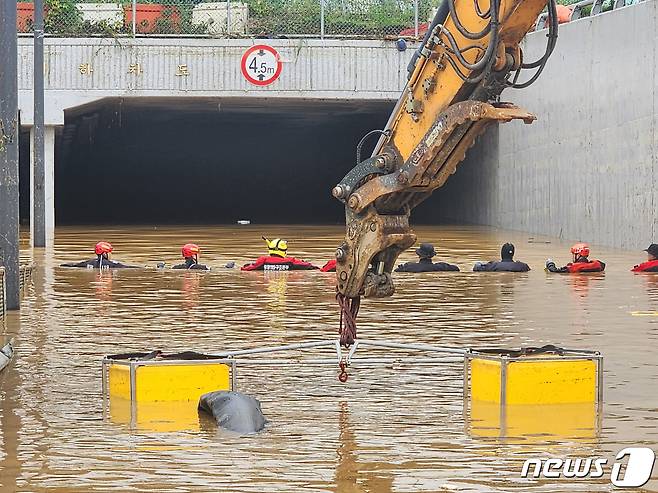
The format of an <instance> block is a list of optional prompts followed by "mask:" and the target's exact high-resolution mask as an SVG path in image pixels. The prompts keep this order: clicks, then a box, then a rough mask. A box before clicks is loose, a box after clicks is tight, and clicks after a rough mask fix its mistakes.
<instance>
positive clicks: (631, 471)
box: [521, 447, 656, 488]
mask: <svg viewBox="0 0 658 493" xmlns="http://www.w3.org/2000/svg"><path fill="white" fill-rule="evenodd" d="M626 458H628V460H626V461H625V462H624V461H623V459H626ZM655 460H656V454H655V453H654V451H653V450H651V449H650V448H646V447H628V448H625V449H623V450H620V451H619V452H618V453H617V456H616V457H615V462H614V464H612V469H611V471H610V482H612V484H613V485H614V486H617V487H619V488H637V487H640V486H643V485H645V484H646V483H647V481H649V478H651V473H652V471H653V465H654V462H655ZM608 462H609V461H608V459H605V458H601V457H598V458H591V457H588V458H585V459H583V458H576V459H558V458H551V459H528V460H526V461H525V462H524V463H523V468H522V469H521V477H522V478H527V477H533V478H539V477H544V478H555V479H557V478H560V477H564V478H574V479H582V478H601V477H603V475H604V474H605V473H606V466H607V465H608ZM624 466H625V467H624ZM531 471H532V473H531Z"/></svg>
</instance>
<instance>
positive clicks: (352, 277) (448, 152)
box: [332, 0, 557, 345]
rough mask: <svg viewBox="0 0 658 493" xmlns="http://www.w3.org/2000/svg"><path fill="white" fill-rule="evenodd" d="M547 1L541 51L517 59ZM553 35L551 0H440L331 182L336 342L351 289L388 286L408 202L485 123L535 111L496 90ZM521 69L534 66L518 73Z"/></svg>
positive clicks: (350, 312) (432, 185)
mask: <svg viewBox="0 0 658 493" xmlns="http://www.w3.org/2000/svg"><path fill="white" fill-rule="evenodd" d="M547 6H548V23H549V29H548V41H547V46H546V52H545V54H544V55H543V56H542V57H541V58H540V59H539V60H536V61H533V62H526V61H524V60H523V54H522V52H521V49H520V47H519V43H520V42H521V40H522V39H523V37H524V36H525V35H526V33H527V32H528V31H530V30H531V28H532V27H533V24H534V22H535V20H536V19H537V17H538V16H539V14H540V13H541V12H542V11H543V10H544V9H545V8H546V7H547ZM556 40H557V15H556V4H555V0H443V2H442V4H441V5H440V6H439V8H438V11H437V13H436V16H435V17H434V19H433V21H432V23H431V24H430V26H429V29H428V31H427V34H426V35H425V38H424V39H423V41H422V43H421V44H420V47H419V48H418V50H417V51H416V52H415V53H414V56H413V58H412V60H411V62H410V64H409V67H408V72H409V77H408V81H407V84H406V86H405V88H404V90H403V92H402V95H401V96H400V99H399V100H398V102H397V105H396V106H395V109H394V110H393V113H392V114H391V116H390V118H389V121H388V123H387V125H386V128H385V129H383V130H377V131H374V132H376V133H379V134H380V138H379V141H378V142H377V145H376V147H375V150H374V152H373V154H372V156H371V157H370V158H368V159H365V160H363V161H361V160H360V156H359V153H360V147H361V145H362V144H363V140H362V142H361V143H360V144H359V147H358V148H357V162H358V164H357V165H356V166H355V167H354V168H353V169H352V170H351V171H350V172H349V173H348V174H347V175H346V176H345V177H344V178H343V179H342V180H341V182H340V183H339V184H338V185H336V186H335V187H334V189H333V191H332V193H333V195H334V197H335V198H337V199H338V200H340V201H342V202H343V203H344V204H345V215H346V229H347V232H346V236H345V241H344V242H343V243H342V244H341V245H340V246H339V247H338V248H337V249H336V260H337V263H336V276H337V288H338V299H339V303H340V305H341V309H342V312H341V342H342V343H343V344H346V345H349V344H351V342H352V341H353V338H354V337H355V335H356V326H355V321H354V320H355V318H356V314H357V312H358V306H359V298H360V297H361V296H366V297H369V296H372V297H385V296H391V295H392V294H393V292H394V291H395V288H394V285H393V280H392V278H391V271H392V270H393V267H394V265H395V262H396V260H397V258H398V256H399V254H400V253H401V252H403V251H404V250H406V249H407V248H409V247H410V246H412V245H413V244H414V243H415V241H416V235H415V234H414V233H413V231H412V230H411V229H410V227H409V215H410V213H411V210H412V209H413V208H414V207H416V206H417V205H418V204H419V203H421V202H422V201H423V200H425V199H426V198H427V197H429V196H430V195H431V193H432V192H433V191H434V190H435V189H437V188H439V187H441V186H442V185H443V184H444V183H445V181H446V180H447V179H448V177H449V176H450V175H451V174H452V173H454V172H455V169H456V166H457V164H459V162H461V161H462V160H463V159H464V156H465V153H466V151H467V150H468V149H469V148H470V147H471V146H472V145H473V144H474V142H475V140H476V138H477V137H478V136H479V135H480V134H482V133H483V132H484V130H485V129H486V128H487V126H489V125H490V124H492V123H495V122H509V121H511V120H516V119H519V120H523V121H524V122H525V123H531V122H532V121H533V120H534V119H535V117H534V115H532V114H530V113H528V112H527V111H525V110H523V109H520V108H517V107H516V106H514V105H512V104H509V103H500V102H498V98H499V95H500V93H501V92H502V90H503V89H504V88H506V87H517V88H523V87H527V86H528V85H530V84H531V83H532V82H534V80H536V78H537V77H538V76H539V74H540V73H541V71H542V69H543V68H544V65H545V64H546V61H547V60H548V57H549V56H550V54H551V52H552V51H553V48H554V47H555V43H556ZM524 69H529V70H534V74H533V75H532V76H531V77H530V79H529V80H527V81H526V82H519V79H520V75H521V73H522V71H523V70H524ZM372 133H373V132H371V133H370V134H372ZM370 134H368V135H366V137H368V136H369V135H370ZM366 137H364V139H365V138H366ZM359 161H360V162H359Z"/></svg>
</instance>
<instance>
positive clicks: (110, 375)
mask: <svg viewBox="0 0 658 493" xmlns="http://www.w3.org/2000/svg"><path fill="white" fill-rule="evenodd" d="M200 356H203V355H200ZM234 369H235V365H234V363H233V362H232V361H230V360H227V359H222V358H217V359H203V358H199V359H170V358H165V359H158V358H154V359H142V360H140V359H139V357H136V358H125V359H120V358H115V357H107V358H105V359H103V399H104V401H103V406H104V408H103V409H104V413H105V415H107V414H108V413H107V411H109V418H110V421H112V422H113V423H117V424H124V425H128V426H130V427H131V428H135V429H139V430H145V431H155V432H171V431H198V430H199V429H200V425H199V415H198V410H197V408H198V404H199V398H200V397H201V396H202V395H203V394H205V393H207V392H214V391H218V390H232V389H233V381H234V377H235V373H234ZM108 401H109V402H108ZM108 403H109V409H108Z"/></svg>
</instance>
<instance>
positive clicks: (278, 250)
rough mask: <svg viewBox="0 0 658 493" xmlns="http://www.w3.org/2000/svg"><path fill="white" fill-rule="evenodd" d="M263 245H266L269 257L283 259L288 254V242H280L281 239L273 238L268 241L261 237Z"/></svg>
mask: <svg viewBox="0 0 658 493" xmlns="http://www.w3.org/2000/svg"><path fill="white" fill-rule="evenodd" d="M263 239H264V240H265V243H267V253H269V254H270V255H276V256H277V257H285V256H286V253H287V252H288V242H287V241H286V240H282V239H281V238H274V239H273V240H268V239H267V238H265V237H264V236H263Z"/></svg>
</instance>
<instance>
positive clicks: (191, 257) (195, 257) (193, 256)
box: [172, 243, 210, 270]
mask: <svg viewBox="0 0 658 493" xmlns="http://www.w3.org/2000/svg"><path fill="white" fill-rule="evenodd" d="M199 252H201V249H200V248H199V245H195V244H194V243H185V245H183V248H181V253H182V254H183V258H184V259H185V262H184V263H182V264H178V265H174V266H173V267H172V269H194V270H210V267H208V266H206V265H203V264H200V263H199Z"/></svg>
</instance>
